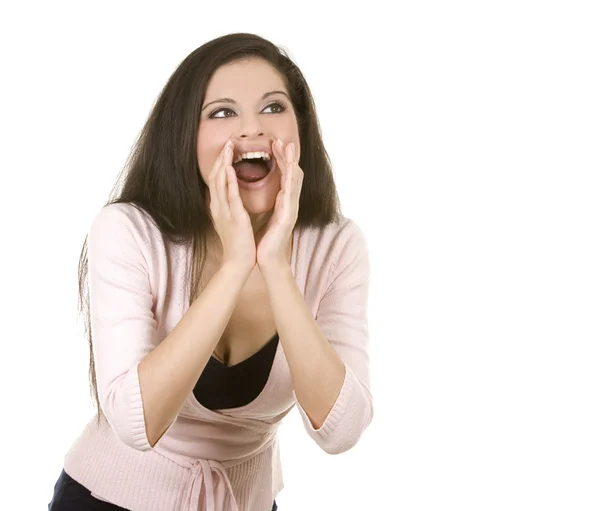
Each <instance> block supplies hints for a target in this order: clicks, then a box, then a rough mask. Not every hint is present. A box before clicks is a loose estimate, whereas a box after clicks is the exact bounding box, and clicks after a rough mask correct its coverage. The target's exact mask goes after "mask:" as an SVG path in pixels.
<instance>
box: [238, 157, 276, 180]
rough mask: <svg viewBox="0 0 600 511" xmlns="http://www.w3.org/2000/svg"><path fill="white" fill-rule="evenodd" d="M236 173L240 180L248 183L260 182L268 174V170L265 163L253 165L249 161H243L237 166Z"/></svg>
mask: <svg viewBox="0 0 600 511" xmlns="http://www.w3.org/2000/svg"><path fill="white" fill-rule="evenodd" d="M235 173H236V174H237V177H238V179H241V180H242V181H248V182H250V183H252V182H254V181H260V180H261V179H263V178H264V177H266V175H267V174H268V172H267V168H266V166H265V165H264V164H263V163H251V162H249V161H241V162H239V163H237V164H236V165H235Z"/></svg>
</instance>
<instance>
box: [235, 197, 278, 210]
mask: <svg viewBox="0 0 600 511" xmlns="http://www.w3.org/2000/svg"><path fill="white" fill-rule="evenodd" d="M251 195H252V197H248V196H247V197H244V198H242V204H243V205H244V208H245V209H246V211H247V212H248V214H249V215H262V214H265V213H269V212H271V211H272V210H273V208H274V207H275V198H276V197H277V195H276V194H275V195H272V194H268V195H267V194H262V193H256V192H252V194H251Z"/></svg>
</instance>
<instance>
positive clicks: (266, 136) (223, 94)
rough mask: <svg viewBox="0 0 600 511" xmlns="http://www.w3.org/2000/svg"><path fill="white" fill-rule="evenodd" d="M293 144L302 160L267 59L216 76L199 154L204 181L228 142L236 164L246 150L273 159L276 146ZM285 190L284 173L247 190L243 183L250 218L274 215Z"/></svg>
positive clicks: (289, 111)
mask: <svg viewBox="0 0 600 511" xmlns="http://www.w3.org/2000/svg"><path fill="white" fill-rule="evenodd" d="M278 138H280V139H281V140H283V142H284V144H286V145H287V144H288V143H289V142H294V144H295V147H296V160H298V159H299V157H300V139H299V134H298V122H297V120H296V115H295V113H294V109H293V107H292V103H291V101H290V99H289V96H288V91H287V89H286V87H285V85H284V81H283V78H282V77H281V75H280V74H279V72H277V71H276V70H275V69H274V68H273V67H271V65H270V64H268V63H267V62H265V61H264V60H262V59H257V58H255V59H251V60H244V61H238V62H233V63H230V64H226V65H224V66H222V67H220V68H219V69H217V71H216V72H215V74H214V75H213V77H212V78H211V80H210V82H209V84H208V88H207V91H206V97H205V100H204V104H203V105H202V112H201V116H200V125H199V131H198V144H197V148H198V149H197V156H198V166H199V167H200V172H201V174H202V178H203V179H204V182H205V183H208V176H209V175H210V173H211V170H212V167H213V164H214V162H215V161H216V159H217V157H218V155H219V153H220V152H221V150H222V149H223V146H224V145H225V142H227V140H228V139H231V141H232V142H233V144H234V147H233V161H234V162H235V161H236V158H238V157H239V156H240V155H241V154H243V153H247V152H250V151H252V152H256V151H263V152H267V153H268V154H269V155H270V156H271V160H272V161H274V160H275V157H274V155H273V142H274V141H276V140H277V139H278ZM280 187H281V172H280V170H279V168H278V166H277V165H276V164H275V166H274V167H273V168H272V170H271V171H270V172H269V174H268V175H267V177H265V178H264V179H262V180H261V181H260V182H259V183H255V184H254V185H252V186H250V187H248V186H246V185H245V184H244V182H242V181H241V180H240V179H238V188H239V191H240V197H241V199H242V202H243V204H244V207H245V208H246V211H247V212H248V213H249V214H250V215H261V214H264V213H269V212H270V211H271V210H272V209H273V207H274V205H275V198H276V197H277V193H278V192H279V190H280Z"/></svg>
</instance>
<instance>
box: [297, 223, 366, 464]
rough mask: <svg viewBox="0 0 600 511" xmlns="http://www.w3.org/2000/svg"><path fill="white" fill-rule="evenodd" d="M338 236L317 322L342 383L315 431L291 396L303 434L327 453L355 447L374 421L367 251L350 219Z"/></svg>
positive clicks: (357, 228) (364, 241)
mask: <svg viewBox="0 0 600 511" xmlns="http://www.w3.org/2000/svg"><path fill="white" fill-rule="evenodd" d="M339 236H340V239H339V245H340V247H339V250H338V254H337V257H336V259H335V261H334V263H333V264H332V266H331V272H330V278H329V284H328V286H327V289H326V291H325V293H324V295H323V297H322V299H321V301H320V303H319V308H318V312H317V316H316V321H317V324H318V325H319V327H320V329H321V332H322V333H323V335H324V336H325V338H326V339H327V340H328V341H329V342H330V343H331V345H332V347H333V348H334V349H335V351H336V353H337V354H338V356H339V357H340V359H341V360H342V361H343V362H344V365H345V366H346V376H345V379H344V383H343V385H342V388H341V391H340V394H339V395H338V398H337V400H336V402H335V404H334V405H333V408H332V409H331V410H330V412H329V414H328V416H327V418H326V419H325V422H324V423H323V424H322V425H321V427H320V428H319V429H314V427H313V425H312V423H311V421H310V419H309V417H308V415H307V413H306V411H305V410H304V409H303V407H302V405H301V404H300V402H299V401H298V399H297V397H296V393H295V392H294V398H295V400H296V406H297V407H298V409H299V411H300V415H301V417H302V420H303V423H304V427H305V429H306V431H307V433H308V434H309V435H310V437H311V438H312V439H313V440H314V441H315V442H316V443H317V444H318V445H319V446H320V447H321V449H323V450H324V451H325V452H327V453H329V454H339V453H342V452H345V451H347V450H349V449H350V448H352V447H353V446H354V445H356V443H357V442H358V440H359V438H360V437H361V435H362V433H363V432H364V431H365V430H366V428H367V427H368V426H369V424H370V423H371V421H372V418H373V397H372V395H371V391H370V375H369V353H368V345H369V329H368V318H367V313H368V310H367V309H368V294H369V278H370V262H369V252H368V247H367V243H366V239H365V236H364V234H363V233H362V231H361V230H360V228H359V227H358V225H357V224H356V223H355V222H354V221H352V220H349V221H348V222H347V223H346V224H345V226H344V227H343V228H342V229H341V232H340V233H339Z"/></svg>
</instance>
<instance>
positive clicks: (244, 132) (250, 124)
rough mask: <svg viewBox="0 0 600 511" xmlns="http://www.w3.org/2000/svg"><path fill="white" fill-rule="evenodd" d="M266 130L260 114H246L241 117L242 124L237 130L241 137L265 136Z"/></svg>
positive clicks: (238, 135)
mask: <svg viewBox="0 0 600 511" xmlns="http://www.w3.org/2000/svg"><path fill="white" fill-rule="evenodd" d="M264 134H265V130H264V128H263V126H262V124H261V122H260V118H259V116H258V115H246V116H243V117H240V124H239V127H238V130H237V133H236V135H237V137H239V138H253V137H259V136H263V135H264Z"/></svg>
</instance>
